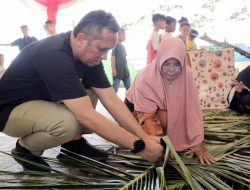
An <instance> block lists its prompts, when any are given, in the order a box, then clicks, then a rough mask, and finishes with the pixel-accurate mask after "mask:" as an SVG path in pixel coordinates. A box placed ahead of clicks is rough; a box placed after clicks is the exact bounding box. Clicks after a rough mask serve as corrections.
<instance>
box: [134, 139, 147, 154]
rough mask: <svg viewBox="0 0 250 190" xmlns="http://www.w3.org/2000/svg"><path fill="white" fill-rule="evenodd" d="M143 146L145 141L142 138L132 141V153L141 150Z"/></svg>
mask: <svg viewBox="0 0 250 190" xmlns="http://www.w3.org/2000/svg"><path fill="white" fill-rule="evenodd" d="M144 148H145V142H144V140H143V139H139V140H136V141H135V142H134V149H133V150H131V152H132V153H134V154H137V153H138V152H141V151H143V150H144Z"/></svg>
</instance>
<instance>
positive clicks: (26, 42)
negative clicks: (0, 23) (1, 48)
mask: <svg viewBox="0 0 250 190" xmlns="http://www.w3.org/2000/svg"><path fill="white" fill-rule="evenodd" d="M35 41H37V39H36V38H35V37H29V36H28V37H27V38H19V39H17V40H15V41H14V42H12V43H10V45H11V46H18V48H19V50H20V51H21V50H22V49H23V48H25V47H26V46H27V45H29V44H31V43H32V42H35Z"/></svg>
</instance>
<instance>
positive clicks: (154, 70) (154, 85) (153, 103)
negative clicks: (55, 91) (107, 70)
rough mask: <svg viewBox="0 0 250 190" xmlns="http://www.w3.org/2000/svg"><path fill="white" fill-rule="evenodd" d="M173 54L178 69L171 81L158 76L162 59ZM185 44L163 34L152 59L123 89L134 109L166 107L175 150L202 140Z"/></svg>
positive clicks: (199, 118) (199, 112) (153, 109)
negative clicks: (170, 82)
mask: <svg viewBox="0 0 250 190" xmlns="http://www.w3.org/2000/svg"><path fill="white" fill-rule="evenodd" d="M169 58H176V59H177V60H179V61H180V63H181V66H182V73H181V74H180V76H179V77H178V78H177V79H175V80H174V81H173V82H172V86H171V87H170V84H169V82H168V81H167V80H166V79H165V80H164V79H163V77H162V76H161V73H160V71H161V66H162V64H163V63H164V61H165V60H167V59H169ZM184 60H185V45H184V43H183V41H182V40H181V39H179V38H174V37H166V38H164V39H163V41H162V42H161V44H160V47H159V49H158V52H157V56H156V59H155V61H154V62H153V63H152V64H150V65H148V66H147V67H146V68H145V69H143V70H142V71H141V72H139V73H138V74H137V77H136V79H135V81H134V83H133V84H132V86H131V87H130V89H129V90H128V91H127V93H126V98H127V99H128V100H129V101H130V102H132V103H133V104H134V108H135V110H136V111H139V112H145V113H155V112H156V111H157V110H158V109H161V110H167V114H168V115H167V118H168V121H167V122H168V125H167V134H168V135H169V137H170V139H171V141H172V143H173V145H174V148H175V150H176V151H183V150H185V149H187V148H191V147H193V146H194V145H197V144H199V143H201V142H202V141H203V140H204V129H203V119H202V112H201V108H200V102H199V98H198V92H197V89H196V84H195V80H194V77H193V75H192V72H191V69H190V68H189V67H188V66H187V65H186V64H185V63H184Z"/></svg>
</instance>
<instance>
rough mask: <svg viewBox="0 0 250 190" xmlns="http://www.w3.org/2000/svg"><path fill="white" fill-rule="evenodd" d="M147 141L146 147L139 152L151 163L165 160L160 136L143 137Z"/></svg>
mask: <svg viewBox="0 0 250 190" xmlns="http://www.w3.org/2000/svg"><path fill="white" fill-rule="evenodd" d="M143 140H144V142H145V149H144V150H143V151H141V152H140V153H139V154H140V155H141V156H142V158H144V159H145V160H147V161H149V162H150V163H151V164H158V163H160V162H162V161H163V158H164V148H163V146H162V145H161V144H160V138H159V139H157V138H156V137H155V138H147V139H143Z"/></svg>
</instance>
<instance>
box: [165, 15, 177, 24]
mask: <svg viewBox="0 0 250 190" xmlns="http://www.w3.org/2000/svg"><path fill="white" fill-rule="evenodd" d="M173 22H176V19H175V18H174V17H171V16H166V24H171V23H173Z"/></svg>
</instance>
